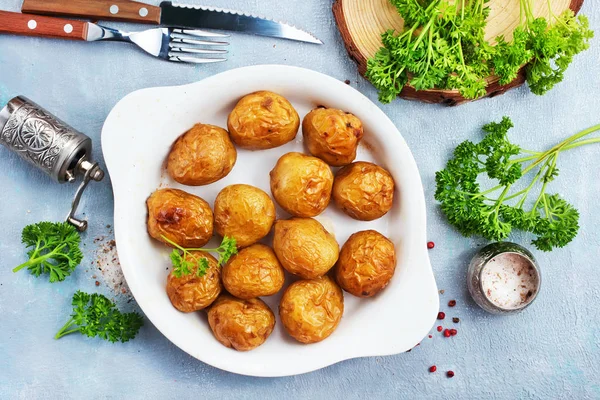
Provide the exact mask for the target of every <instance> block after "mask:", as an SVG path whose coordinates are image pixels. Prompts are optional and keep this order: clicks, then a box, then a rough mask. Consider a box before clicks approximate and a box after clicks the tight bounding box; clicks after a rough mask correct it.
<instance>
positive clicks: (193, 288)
mask: <svg viewBox="0 0 600 400" xmlns="http://www.w3.org/2000/svg"><path fill="white" fill-rule="evenodd" d="M200 258H206V259H207V260H208V266H209V268H208V269H207V270H206V273H205V274H204V275H203V276H200V277H199V276H198V275H197V274H196V270H195V269H194V270H193V271H192V273H191V274H189V275H183V276H181V277H179V278H178V277H176V276H175V275H174V274H173V271H171V273H170V274H169V277H168V278H167V295H168V296H169V299H170V300H171V304H173V307H175V308H176V309H178V310H179V311H182V312H186V313H187V312H193V311H198V310H202V309H203V308H206V307H208V306H209V305H211V304H212V302H213V301H215V299H216V298H217V297H219V294H220V293H221V289H222V286H221V268H220V267H219V264H218V263H217V260H216V259H215V258H214V257H213V256H211V255H210V254H208V253H205V252H202V251H192V252H189V253H188V254H187V255H186V260H187V261H193V262H194V264H195V265H197V263H198V259H200Z"/></svg>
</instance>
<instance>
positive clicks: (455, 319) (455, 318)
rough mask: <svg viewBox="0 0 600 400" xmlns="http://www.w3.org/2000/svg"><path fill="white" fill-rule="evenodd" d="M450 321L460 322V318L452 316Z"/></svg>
mask: <svg viewBox="0 0 600 400" xmlns="http://www.w3.org/2000/svg"><path fill="white" fill-rule="evenodd" d="M452 322H454V323H455V324H458V323H459V322H460V318H458V317H454V318H452Z"/></svg>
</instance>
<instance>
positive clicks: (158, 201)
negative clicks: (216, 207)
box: [146, 189, 213, 248]
mask: <svg viewBox="0 0 600 400" xmlns="http://www.w3.org/2000/svg"><path fill="white" fill-rule="evenodd" d="M146 205H147V206H148V234H150V236H152V237H153V238H154V239H156V240H160V241H161V242H165V240H164V239H163V238H162V236H163V235H164V236H165V237H167V238H168V239H169V240H171V241H173V242H175V243H177V244H178V245H180V246H183V247H186V248H198V247H202V246H204V245H205V244H206V243H208V241H209V240H210V238H211V237H212V234H213V213H212V211H211V209H210V206H209V205H208V203H207V202H206V201H204V200H203V199H202V198H200V197H198V196H194V195H193V194H189V193H187V192H184V191H183V190H179V189H159V190H157V191H155V192H154V193H152V194H151V195H150V197H149V198H148V200H147V201H146Z"/></svg>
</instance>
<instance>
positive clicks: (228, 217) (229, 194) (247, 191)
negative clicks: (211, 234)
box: [214, 185, 275, 247]
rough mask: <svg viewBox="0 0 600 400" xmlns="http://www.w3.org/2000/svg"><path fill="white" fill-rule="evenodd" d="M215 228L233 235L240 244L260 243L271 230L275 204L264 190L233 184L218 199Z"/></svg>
mask: <svg viewBox="0 0 600 400" xmlns="http://www.w3.org/2000/svg"><path fill="white" fill-rule="evenodd" d="M214 213H215V230H216V231H217V233H218V234H219V235H221V236H229V237H233V238H235V240H236V244H237V246H238V247H246V246H249V245H251V244H253V243H256V242H258V241H259V240H260V239H262V238H263V237H265V236H267V234H268V233H269V232H270V231H271V227H272V226H273V222H275V205H274V204H273V201H272V200H271V198H270V197H269V195H268V194H266V193H265V192H264V191H262V190H260V189H259V188H257V187H254V186H250V185H230V186H227V187H225V188H224V189H223V190H221V191H220V192H219V194H218V195H217V198H216V199H215V212H214Z"/></svg>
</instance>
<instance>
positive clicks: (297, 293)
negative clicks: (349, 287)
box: [279, 276, 344, 343]
mask: <svg viewBox="0 0 600 400" xmlns="http://www.w3.org/2000/svg"><path fill="white" fill-rule="evenodd" d="M343 313H344V294H343V292H342V290H341V289H340V287H339V286H338V285H337V284H336V283H335V282H334V281H333V280H332V279H331V278H330V277H328V276H323V277H321V278H317V279H309V280H302V281H296V282H294V283H292V284H291V285H290V286H288V288H287V289H286V291H285V293H283V296H282V297H281V301H280V303H279V316H280V317H281V322H282V323H283V326H284V328H285V330H286V331H287V333H288V334H289V335H290V336H291V337H293V338H294V339H296V340H297V341H299V342H302V343H316V342H320V341H321V340H323V339H326V338H327V337H329V335H331V334H332V333H333V331H334V330H335V329H336V328H337V326H338V324H339V323H340V320H341V319H342V314H343Z"/></svg>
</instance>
